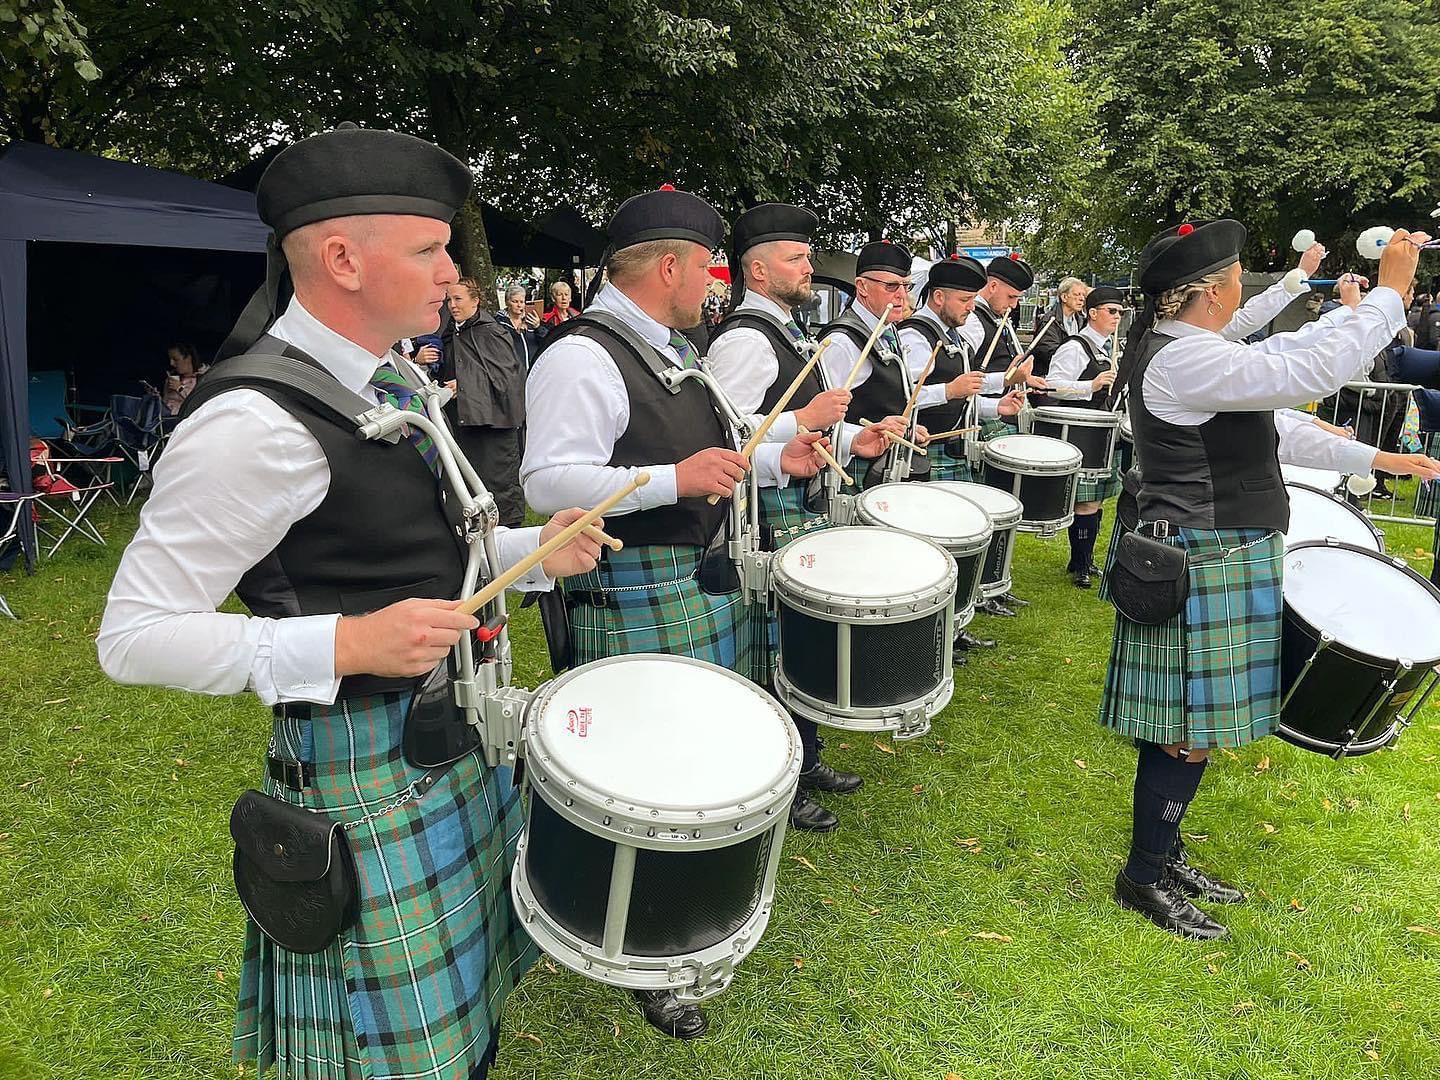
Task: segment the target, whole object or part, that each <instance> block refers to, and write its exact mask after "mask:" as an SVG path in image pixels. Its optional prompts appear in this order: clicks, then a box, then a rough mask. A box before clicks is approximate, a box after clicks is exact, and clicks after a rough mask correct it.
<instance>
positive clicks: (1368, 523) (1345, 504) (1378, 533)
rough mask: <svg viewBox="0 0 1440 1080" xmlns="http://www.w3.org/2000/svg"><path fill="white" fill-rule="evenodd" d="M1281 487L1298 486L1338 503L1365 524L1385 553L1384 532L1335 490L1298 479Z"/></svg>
mask: <svg viewBox="0 0 1440 1080" xmlns="http://www.w3.org/2000/svg"><path fill="white" fill-rule="evenodd" d="M1281 487H1287V488H1292V487H1293V488H1300V489H1301V490H1303V491H1308V492H1310V493H1311V494H1312V495H1319V496H1321V497H1322V498H1325V499H1328V500H1330V501H1331V502H1333V503H1335V504H1336V505H1338V506H1343V507H1344V508H1345V509H1346V510H1348V511H1350V513H1351V514H1352V515H1353V516H1354V517H1355V518H1356V520H1358V521H1361V522H1363V523H1364V524H1365V527H1366V528H1367V529H1369V530H1370V534H1371V535H1372V536H1374V537H1375V543H1376V544H1378V545H1379V551H1380V554H1382V555H1383V554H1385V534H1384V533H1383V532H1381V531H1380V530H1379V529H1377V528H1376V527H1375V523H1374V522H1373V521H1371V520H1370V519H1369V518H1368V517H1366V516H1365V514H1364V512H1363V511H1361V510H1360V509H1359V508H1358V507H1356V506H1352V505H1351V504H1350V503H1349V502H1348V501H1347V500H1346V499H1345V498H1343V497H1342V496H1340V495H1337V494H1336V493H1335V492H1333V491H1325V490H1324V489H1323V488H1317V487H1315V486H1313V485H1311V484H1302V483H1300V481H1298V480H1286V481H1284V483H1282V484H1281ZM1280 535H1281V536H1284V535H1286V534H1285V533H1281V534H1280ZM1335 539H1336V540H1339V539H1340V538H1339V537H1338V536H1337V537H1335ZM1302 542H1304V543H1315V541H1313V540H1311V541H1302ZM1347 542H1348V541H1347ZM1299 546H1300V543H1298V542H1297V543H1294V544H1291V545H1290V547H1287V548H1286V549H1285V550H1286V551H1290V550H1291V549H1292V548H1297V547H1299Z"/></svg>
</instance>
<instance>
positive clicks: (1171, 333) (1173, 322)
mask: <svg viewBox="0 0 1440 1080" xmlns="http://www.w3.org/2000/svg"><path fill="white" fill-rule="evenodd" d="M1155 332H1156V333H1157V334H1164V335H1165V336H1166V337H1173V338H1184V337H1205V336H1207V335H1208V336H1209V337H1214V338H1218V337H1220V335H1219V334H1217V333H1216V332H1215V331H1214V330H1206V329H1205V328H1204V327H1203V326H1196V325H1195V324H1194V323H1188V322H1181V321H1180V320H1179V319H1161V320H1160V321H1159V322H1157V323H1156V324H1155Z"/></svg>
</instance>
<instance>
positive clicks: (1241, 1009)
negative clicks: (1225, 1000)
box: [1230, 1001, 1255, 1016]
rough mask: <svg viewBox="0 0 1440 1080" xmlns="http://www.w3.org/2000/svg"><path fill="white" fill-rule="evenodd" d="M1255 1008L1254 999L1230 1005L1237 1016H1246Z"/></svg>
mask: <svg viewBox="0 0 1440 1080" xmlns="http://www.w3.org/2000/svg"><path fill="white" fill-rule="evenodd" d="M1253 1008H1255V1003H1254V1002H1253V1001H1237V1002H1236V1003H1235V1004H1234V1005H1231V1006H1230V1011H1231V1012H1232V1013H1234V1014H1235V1015H1236V1016H1244V1015H1245V1014H1246V1013H1248V1012H1249V1011H1250V1010H1251V1009H1253Z"/></svg>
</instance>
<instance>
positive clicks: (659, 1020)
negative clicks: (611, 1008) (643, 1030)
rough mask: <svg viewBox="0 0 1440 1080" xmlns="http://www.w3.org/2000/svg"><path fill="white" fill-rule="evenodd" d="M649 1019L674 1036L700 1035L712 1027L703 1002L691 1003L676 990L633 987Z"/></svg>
mask: <svg viewBox="0 0 1440 1080" xmlns="http://www.w3.org/2000/svg"><path fill="white" fill-rule="evenodd" d="M630 993H632V994H633V995H635V1001H636V1003H637V1004H638V1005H639V1006H640V1012H641V1013H642V1014H643V1015H644V1017H645V1021H646V1023H648V1024H649V1025H650V1026H651V1027H653V1028H655V1029H656V1030H658V1031H660V1032H663V1033H664V1034H666V1035H669V1036H670V1037H671V1038H672V1039H698V1038H699V1037H700V1036H701V1035H704V1034H705V1032H707V1031H709V1030H710V1021H709V1020H707V1019H706V1018H705V1014H704V1013H703V1012H701V1011H700V1006H699V1005H687V1004H686V1003H685V1002H683V1001H681V1000H680V999H679V998H677V997H676V996H675V992H674V991H673V990H631V991H630Z"/></svg>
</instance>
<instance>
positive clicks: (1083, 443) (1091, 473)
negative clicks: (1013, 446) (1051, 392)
mask: <svg viewBox="0 0 1440 1080" xmlns="http://www.w3.org/2000/svg"><path fill="white" fill-rule="evenodd" d="M1030 430H1031V432H1033V433H1034V434H1036V435H1048V436H1049V437H1050V438H1052V439H1059V440H1060V441H1061V442H1067V443H1069V444H1070V445H1071V446H1073V447H1075V449H1077V450H1079V451H1080V459H1081V460H1080V479H1081V480H1108V479H1109V478H1110V474H1111V472H1112V471H1113V469H1114V467H1115V443H1116V440H1117V439H1118V438H1119V437H1120V417H1119V416H1117V415H1116V414H1115V413H1113V412H1111V411H1110V410H1109V409H1082V408H1077V407H1075V406H1073V405H1042V406H1041V407H1040V408H1038V409H1036V410H1035V416H1034V418H1033V419H1032V420H1031V421H1030Z"/></svg>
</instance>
